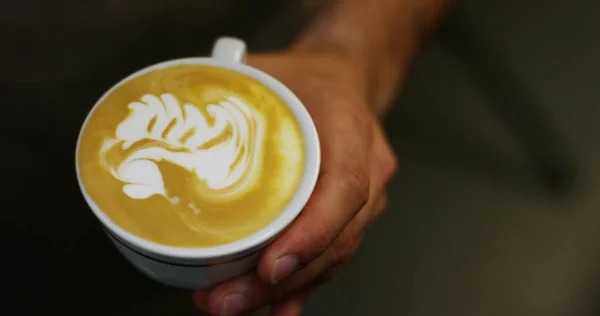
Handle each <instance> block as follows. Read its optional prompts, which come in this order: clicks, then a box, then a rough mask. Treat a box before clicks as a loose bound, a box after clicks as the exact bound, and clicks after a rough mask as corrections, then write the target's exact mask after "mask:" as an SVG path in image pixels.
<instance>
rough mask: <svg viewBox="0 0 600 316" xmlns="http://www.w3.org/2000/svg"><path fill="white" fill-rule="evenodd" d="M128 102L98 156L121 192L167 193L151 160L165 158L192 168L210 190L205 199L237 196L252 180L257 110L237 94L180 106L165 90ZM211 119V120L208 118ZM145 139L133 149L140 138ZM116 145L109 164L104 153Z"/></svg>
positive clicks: (260, 132) (258, 142) (259, 124)
mask: <svg viewBox="0 0 600 316" xmlns="http://www.w3.org/2000/svg"><path fill="white" fill-rule="evenodd" d="M140 101H141V102H132V103H130V104H129V109H130V111H131V112H130V114H129V116H128V117H127V118H126V119H125V120H124V121H123V122H122V123H121V124H119V126H118V127H117V130H116V137H115V138H109V139H106V140H105V141H104V145H103V146H102V150H101V151H100V161H101V162H102V165H103V167H104V168H106V169H107V170H108V171H110V173H111V174H112V175H113V176H114V177H115V178H117V179H118V180H119V181H121V182H123V183H124V185H123V192H124V194H126V195H127V196H129V197H131V198H134V199H146V198H149V197H150V196H152V195H155V194H158V195H162V196H163V197H165V198H167V199H169V200H170V201H178V200H179V198H178V197H176V196H169V195H168V194H167V191H166V188H165V184H164V180H163V176H162V173H161V171H160V168H159V167H158V166H157V164H156V162H160V161H167V162H169V163H172V164H175V165H177V166H180V167H182V168H184V169H185V170H187V171H189V172H191V173H193V174H194V175H195V176H196V177H197V180H199V181H204V182H205V183H206V185H207V187H208V188H209V189H210V190H211V192H210V194H205V198H208V199H226V198H228V197H239V196H240V195H241V194H244V193H246V192H247V191H248V189H249V188H250V187H251V186H252V185H254V184H256V176H257V174H258V171H259V170H258V169H260V167H261V166H260V161H261V155H262V153H261V150H262V143H263V140H264V129H265V126H264V124H265V123H264V119H263V118H262V115H261V114H260V113H259V112H257V111H256V110H254V109H253V108H251V107H250V106H249V105H248V104H246V103H245V102H244V101H242V100H240V99H239V98H237V97H228V98H226V100H224V101H221V102H219V103H218V104H209V105H208V106H206V112H207V113H206V114H207V116H205V115H204V114H203V113H202V112H201V111H200V110H199V108H198V107H197V106H195V105H192V104H185V105H183V106H182V105H181V104H179V102H178V101H177V98H176V97H175V96H174V95H172V94H169V93H165V94H162V95H160V97H158V96H155V95H152V94H146V95H144V96H143V97H141V100H140ZM209 119H210V121H212V123H209ZM143 142H146V143H150V145H147V146H143V147H141V148H133V149H132V147H134V146H135V145H136V144H139V143H143ZM116 147H120V150H123V151H124V152H126V153H127V155H126V156H125V159H123V160H122V161H120V162H117V163H114V162H111V161H110V159H108V158H107V156H108V153H109V152H110V151H111V150H114V149H115V148H116Z"/></svg>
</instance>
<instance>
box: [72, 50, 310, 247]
mask: <svg viewBox="0 0 600 316" xmlns="http://www.w3.org/2000/svg"><path fill="white" fill-rule="evenodd" d="M186 64H194V65H207V66H213V67H219V68H224V69H228V70H232V71H237V72H240V73H242V74H245V75H247V76H250V77H252V78H254V79H255V80H258V81H259V82H261V83H262V84H263V85H265V86H266V87H268V88H269V89H270V90H271V91H273V93H275V94H276V95H278V96H279V97H280V98H281V99H282V100H283V101H284V102H285V104H286V105H287V106H288V107H289V108H290V110H292V112H293V113H294V116H295V118H296V120H297V121H298V123H299V125H300V128H301V130H302V136H303V138H304V147H305V156H306V159H305V163H304V172H303V174H302V179H301V181H300V185H299V186H298V189H297V191H296V193H295V194H294V196H293V198H292V200H291V201H290V202H289V203H288V205H287V206H286V207H285V208H284V209H283V210H282V211H281V213H280V214H279V216H277V218H276V219H275V220H273V221H272V222H270V223H269V224H268V225H266V226H265V227H263V228H261V229H260V230H258V231H257V232H255V233H253V234H251V235H249V236H246V237H244V238H242V239H238V240H236V241H233V242H230V243H227V244H223V245H218V246H213V247H176V246H168V245H163V244H159V243H156V242H153V241H150V240H148V239H145V238H142V237H139V236H136V235H135V234H133V233H130V232H129V231H127V230H125V229H124V228H122V227H120V226H119V225H117V224H116V223H115V222H113V221H112V220H111V219H110V217H109V216H108V215H106V214H105V213H104V212H103V211H102V210H101V209H100V207H98V205H97V204H96V203H95V202H94V201H93V200H92V198H91V197H90V196H89V194H88V193H87V190H86V188H85V186H84V185H83V182H82V179H81V174H80V168H79V159H78V156H79V146H80V144H81V137H82V134H83V131H84V130H85V127H86V126H87V124H88V122H89V120H90V118H91V116H92V115H93V113H94V111H95V110H96V109H97V108H98V106H99V105H100V104H101V103H102V101H104V99H105V98H106V97H107V96H108V95H109V94H110V93H112V92H113V91H114V90H115V89H116V88H117V87H119V86H121V85H123V84H124V83H126V82H128V81H130V80H132V79H134V78H136V77H138V76H141V75H143V74H145V73H148V72H150V71H154V70H157V69H163V68H168V67H172V66H177V65H186ZM320 148H321V147H320V142H319V137H318V133H317V129H316V127H315V124H314V122H313V120H312V118H311V116H310V114H309V113H308V111H307V109H306V107H305V106H304V104H303V103H302V101H300V99H299V98H298V97H297V96H296V95H295V94H294V93H293V92H292V91H291V90H290V89H289V88H287V87H286V86H285V85H284V84H282V83H281V82H279V80H277V79H275V78H274V77H272V76H271V75H269V74H267V73H265V72H263V71H261V70H258V69H256V68H254V67H251V66H248V65H246V64H243V63H237V62H226V61H221V60H216V59H214V58H210V57H189V58H178V59H172V60H167V61H164V62H160V63H157V64H153V65H150V66H147V67H145V68H142V69H140V70H138V71H135V72H133V73H132V74H130V75H128V76H127V77H125V78H124V79H122V80H120V81H118V82H117V83H116V84H114V85H113V86H112V87H111V88H110V89H109V90H107V91H106V92H105V93H104V94H103V95H102V96H101V97H100V98H99V99H98V100H97V101H96V103H95V104H94V106H93V107H92V108H91V110H90V111H89V113H88V114H87V116H86V118H85V120H84V122H83V124H82V125H81V128H80V131H79V135H78V137H77V145H76V148H75V169H76V175H77V182H78V184H79V188H80V190H81V192H82V194H83V197H84V199H85V200H86V202H87V204H88V206H89V207H90V208H91V210H92V212H93V213H94V214H95V215H96V217H97V218H98V219H99V220H100V222H101V223H102V225H104V227H106V228H107V229H109V230H110V231H111V232H112V233H114V234H116V235H117V236H118V237H120V238H121V239H123V240H124V241H126V242H128V243H130V244H131V245H132V246H134V247H136V248H139V249H140V250H143V251H146V252H149V253H152V254H156V255H159V256H163V257H169V258H174V259H215V258H219V257H226V256H231V255H236V254H242V253H245V252H247V251H251V250H255V249H257V248H259V247H261V246H263V245H264V244H266V243H268V242H269V241H270V240H272V239H273V238H274V237H276V236H277V235H278V234H279V233H281V232H282V231H283V230H285V229H286V228H287V227H288V226H289V225H290V224H291V223H292V221H293V220H294V219H296V217H297V216H298V215H299V214H300V212H301V211H302V210H303V209H304V207H305V206H306V203H307V202H308V200H309V198H310V196H311V195H312V192H313V190H314V188H315V186H316V183H317V178H318V176H319V171H320V164H321V150H320Z"/></svg>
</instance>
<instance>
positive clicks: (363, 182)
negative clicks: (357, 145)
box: [339, 167, 370, 211]
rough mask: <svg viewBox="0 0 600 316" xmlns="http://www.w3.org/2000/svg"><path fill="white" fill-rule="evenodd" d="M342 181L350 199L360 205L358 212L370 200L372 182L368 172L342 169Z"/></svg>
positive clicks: (356, 169)
mask: <svg viewBox="0 0 600 316" xmlns="http://www.w3.org/2000/svg"><path fill="white" fill-rule="evenodd" d="M340 172H341V174H340V177H339V179H340V181H341V182H342V185H343V186H344V187H345V188H346V190H347V191H348V194H349V196H350V197H352V198H353V199H355V200H356V201H357V204H358V206H359V207H358V208H357V211H358V210H359V209H361V208H362V207H363V206H365V204H367V202H368V200H369V191H370V181H369V176H368V175H367V172H366V171H364V170H362V169H359V168H348V167H346V168H342V170H341V171H340Z"/></svg>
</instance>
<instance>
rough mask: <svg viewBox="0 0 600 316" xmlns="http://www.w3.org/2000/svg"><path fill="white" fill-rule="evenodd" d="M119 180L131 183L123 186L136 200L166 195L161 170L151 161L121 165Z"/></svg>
mask: <svg viewBox="0 0 600 316" xmlns="http://www.w3.org/2000/svg"><path fill="white" fill-rule="evenodd" d="M119 178H120V180H121V181H123V182H128V183H129V184H126V185H125V186H123V191H124V192H125V194H127V195H129V196H130V197H132V198H134V199H146V198H148V197H150V196H152V195H154V194H161V195H164V194H165V187H164V184H163V178H162V174H161V173H160V169H159V168H158V166H157V165H156V163H154V162H152V161H150V160H145V159H139V160H133V161H130V162H128V163H126V164H123V165H121V168H120V170H119Z"/></svg>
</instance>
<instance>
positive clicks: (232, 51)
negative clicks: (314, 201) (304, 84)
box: [76, 38, 320, 288]
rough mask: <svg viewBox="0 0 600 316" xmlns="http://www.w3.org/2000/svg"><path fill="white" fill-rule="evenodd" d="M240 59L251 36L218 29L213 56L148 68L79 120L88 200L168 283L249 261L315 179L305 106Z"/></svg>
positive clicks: (80, 169)
mask: <svg viewBox="0 0 600 316" xmlns="http://www.w3.org/2000/svg"><path fill="white" fill-rule="evenodd" d="M244 61H245V44H244V42H243V41H240V40H238V39H234V38H221V39H219V40H218V41H217V42H216V44H215V46H214V49H213V54H212V56H211V57H210V58H185V59H177V60H172V61H167V62H163V63H159V64H156V65H153V66H150V67H147V68H145V69H142V70H140V71H138V72H136V73H134V74H132V75H130V76H128V77H127V78H125V79H123V80H122V81H121V82H119V83H117V84H116V85H115V86H114V87H112V88H111V89H110V90H109V91H108V92H106V93H105V94H104V96H102V97H101V98H100V100H99V101H98V102H97V103H96V104H95V106H94V107H93V109H92V111H91V112H90V114H89V115H88V117H87V119H86V121H85V122H84V124H83V127H82V129H81V132H80V135H79V139H78V142H77V150H76V170H77V178H78V181H79V184H80V187H81V191H82V193H83V196H84V198H85V200H86V202H87V203H88V205H89V206H90V208H91V210H92V211H93V212H94V214H95V215H96V217H97V218H98V219H99V220H100V222H101V223H102V225H103V226H104V229H105V231H106V232H107V234H108V236H109V238H110V240H111V241H112V242H113V243H114V244H115V246H116V247H117V249H118V250H119V251H120V252H121V253H122V254H123V255H124V256H125V257H126V258H127V259H128V260H129V261H130V262H131V263H132V264H133V265H134V266H136V267H137V268H138V269H139V270H140V271H142V272H143V273H145V274H146V275H148V276H149V277H151V278H153V279H156V280H157V281H160V282H162V283H165V284H168V285H171V286H176V287H180V288H206V287H210V286H213V285H215V284H217V283H219V282H222V281H224V280H227V279H229V278H231V277H234V276H236V275H240V274H242V273H245V272H247V271H249V270H251V269H252V268H254V267H255V266H256V263H257V261H258V258H259V254H260V250H261V249H262V248H264V247H265V246H266V245H267V244H268V243H269V242H270V241H272V240H273V239H274V238H276V237H277V236H278V235H279V234H280V233H281V232H282V231H283V230H284V229H285V228H286V227H287V226H288V225H290V224H291V222H292V221H293V220H294V219H295V218H296V217H297V216H298V215H299V213H300V212H301V210H302V208H303V207H304V206H305V205H306V202H307V201H308V199H309V197H310V195H311V194H312V191H313V189H314V187H315V184H316V181H317V177H318V174H319V167H320V146H319V139H318V136H317V132H316V129H315V126H314V123H313V121H312V119H311V118H310V115H309V114H308V111H306V108H304V106H303V104H302V102H301V101H300V100H299V99H298V98H297V97H296V96H295V95H294V94H293V93H292V92H291V91H290V90H289V89H287V88H286V87H285V86H284V85H283V84H281V83H280V82H279V81H277V80H276V79H274V78H273V77H271V76H269V75H268V74H265V73H263V72H261V71H260V70H257V69H254V68H252V67H249V66H247V65H245V64H244Z"/></svg>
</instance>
